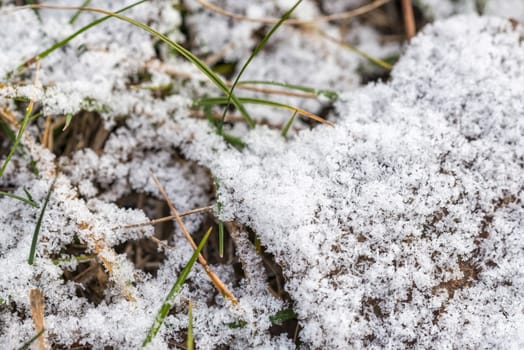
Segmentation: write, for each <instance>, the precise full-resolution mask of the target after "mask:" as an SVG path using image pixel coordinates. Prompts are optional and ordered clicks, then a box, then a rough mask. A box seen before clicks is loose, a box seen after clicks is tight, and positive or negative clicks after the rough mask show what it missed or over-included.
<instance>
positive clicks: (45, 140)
mask: <svg viewBox="0 0 524 350" xmlns="http://www.w3.org/2000/svg"><path fill="white" fill-rule="evenodd" d="M52 130H53V129H51V116H50V115H48V116H47V117H46V118H45V127H44V133H43V135H42V146H43V147H44V148H47V149H49V139H50V138H51V137H53V136H52V135H51V134H52Z"/></svg>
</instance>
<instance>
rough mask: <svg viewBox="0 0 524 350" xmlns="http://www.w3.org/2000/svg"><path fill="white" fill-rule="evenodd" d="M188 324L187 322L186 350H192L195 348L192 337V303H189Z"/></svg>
mask: <svg viewBox="0 0 524 350" xmlns="http://www.w3.org/2000/svg"><path fill="white" fill-rule="evenodd" d="M187 317H188V322H187V343H186V349H187V350H193V349H194V348H195V345H194V344H195V341H194V337H193V303H192V302H191V301H190V302H189V312H188V315H187Z"/></svg>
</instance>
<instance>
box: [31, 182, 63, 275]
mask: <svg viewBox="0 0 524 350" xmlns="http://www.w3.org/2000/svg"><path fill="white" fill-rule="evenodd" d="M56 179H57V177H55V179H54V180H53V182H52V183H51V186H50V187H49V191H48V192H47V196H46V198H45V201H44V205H43V206H42V211H40V216H39V217H38V221H37V222H36V227H35V232H34V233H33V241H32V242H31V250H30V251H29V259H27V262H28V263H29V265H33V263H34V261H35V253H36V245H37V244H38V236H39V234H40V229H41V228H42V220H43V219H44V214H45V210H46V209H47V204H48V203H49V199H50V198H51V193H52V192H53V188H54V187H55V182H56Z"/></svg>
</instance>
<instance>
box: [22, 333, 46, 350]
mask: <svg viewBox="0 0 524 350" xmlns="http://www.w3.org/2000/svg"><path fill="white" fill-rule="evenodd" d="M44 331H45V329H42V330H41V331H40V332H38V333H37V334H36V335H35V336H34V337H32V338H31V339H29V340H28V341H27V342H25V343H24V344H23V345H22V346H21V347H19V348H18V350H27V349H29V347H30V346H31V344H33V343H34V342H35V341H36V340H37V339H38V338H40V336H41V335H42V334H44Z"/></svg>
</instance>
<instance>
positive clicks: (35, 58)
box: [16, 0, 148, 72]
mask: <svg viewBox="0 0 524 350" xmlns="http://www.w3.org/2000/svg"><path fill="white" fill-rule="evenodd" d="M146 1H148V0H141V1H138V2H135V3H133V4H131V5H129V6H126V7H124V8H122V9H120V10H118V11H117V12H115V13H121V12H124V11H127V10H129V9H131V8H133V7H135V6H137V5H140V4H141V3H143V2H146ZM34 6H40V5H34ZM32 7H33V6H32ZM79 12H81V10H80V9H78V11H77V13H79ZM75 15H76V14H75ZM73 17H74V16H73ZM111 17H112V16H109V15H108V16H105V17H102V18H100V19H97V20H96V21H93V22H91V23H89V24H88V25H86V26H84V27H82V28H80V29H79V30H77V31H76V32H74V33H73V34H71V35H70V36H68V37H67V38H65V39H63V40H60V41H59V42H57V43H56V44H54V45H53V46H51V47H50V48H48V49H47V50H44V51H42V52H40V53H39V54H37V55H36V56H33V57H31V58H30V59H28V60H27V61H25V62H24V63H22V64H21V65H20V66H18V68H17V69H16V71H17V72H22V71H23V70H24V69H26V68H28V67H29V66H30V65H32V64H33V63H35V62H36V61H38V60H40V59H43V58H44V57H46V56H48V55H49V54H50V53H51V52H53V51H55V50H56V49H59V48H61V47H63V46H64V45H66V44H67V43H68V42H70V41H71V40H73V39H74V38H76V37H77V36H79V35H80V34H82V33H83V32H85V31H87V30H89V29H91V28H93V27H94V26H97V25H98V24H100V23H102V22H104V21H106V20H108V19H109V18H111Z"/></svg>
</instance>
